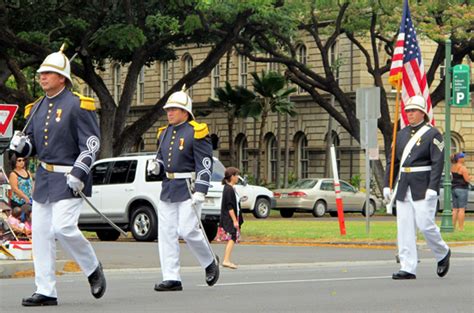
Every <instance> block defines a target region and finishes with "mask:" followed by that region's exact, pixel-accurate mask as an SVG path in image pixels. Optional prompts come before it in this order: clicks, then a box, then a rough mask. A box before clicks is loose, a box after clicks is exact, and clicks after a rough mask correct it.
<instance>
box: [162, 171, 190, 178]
mask: <svg viewBox="0 0 474 313" xmlns="http://www.w3.org/2000/svg"><path fill="white" fill-rule="evenodd" d="M166 177H167V178H168V179H186V178H191V179H194V177H196V173H194V172H189V173H170V172H166Z"/></svg>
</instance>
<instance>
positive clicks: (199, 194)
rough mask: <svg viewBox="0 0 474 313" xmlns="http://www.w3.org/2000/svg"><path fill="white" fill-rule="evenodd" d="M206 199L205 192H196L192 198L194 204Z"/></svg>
mask: <svg viewBox="0 0 474 313" xmlns="http://www.w3.org/2000/svg"><path fill="white" fill-rule="evenodd" d="M205 199H206V195H205V194H203V193H202V192H195V193H194V194H193V198H192V199H191V200H192V201H193V205H200V204H201V203H203V202H204V200H205Z"/></svg>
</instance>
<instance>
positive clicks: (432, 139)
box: [383, 95, 451, 279]
mask: <svg viewBox="0 0 474 313" xmlns="http://www.w3.org/2000/svg"><path fill="white" fill-rule="evenodd" d="M426 106H427V104H426V101H425V99H424V98H423V97H422V96H419V95H416V96H413V97H411V98H410V99H409V100H408V101H407V103H406V105H405V112H406V114H407V118H408V122H409V125H408V126H407V127H405V128H403V129H402V130H400V131H399V132H398V134H397V140H396V145H395V160H394V165H395V171H394V173H398V175H397V176H398V178H397V179H398V180H397V184H396V186H395V189H394V192H393V193H392V191H391V190H390V188H389V187H388V186H389V176H390V175H389V171H386V175H385V188H384V189H383V194H384V198H385V200H387V201H389V200H390V198H391V197H395V200H396V201H397V202H396V207H397V232H398V254H399V257H400V265H401V269H400V270H399V271H398V272H397V273H394V274H393V275H392V278H393V279H416V266H417V264H418V256H417V250H416V227H418V229H419V230H420V231H421V233H423V236H424V237H425V240H426V242H427V243H428V246H429V247H430V249H431V251H433V253H434V255H435V257H436V260H437V261H438V266H437V274H438V276H440V277H444V276H445V275H446V274H447V273H448V270H449V259H450V256H451V250H450V249H449V247H448V245H447V244H446V242H444V240H443V239H442V238H441V233H440V231H439V228H438V226H437V225H436V223H435V211H436V205H437V202H438V194H439V183H440V180H441V174H442V172H443V165H444V158H443V155H444V154H443V152H444V142H443V136H442V135H441V133H440V132H439V131H438V130H437V129H436V128H434V127H432V126H431V125H430V124H429V123H428V122H429V117H428V113H427V108H426ZM389 166H390V160H388V162H387V168H389Z"/></svg>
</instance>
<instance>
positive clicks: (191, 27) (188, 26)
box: [183, 14, 202, 35]
mask: <svg viewBox="0 0 474 313" xmlns="http://www.w3.org/2000/svg"><path fill="white" fill-rule="evenodd" d="M183 28H184V33H185V34H186V35H189V34H192V33H194V32H195V31H196V30H200V29H202V23H201V19H200V18H199V16H198V15H196V14H191V15H188V16H187V17H186V19H185V20H184V23H183Z"/></svg>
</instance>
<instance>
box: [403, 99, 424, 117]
mask: <svg viewBox="0 0 474 313" xmlns="http://www.w3.org/2000/svg"><path fill="white" fill-rule="evenodd" d="M413 109H416V110H420V111H421V112H423V113H425V115H427V116H428V112H427V111H426V101H425V98H423V96H420V95H416V96H413V97H411V98H410V99H408V101H407V104H406V105H405V111H406V110H413Z"/></svg>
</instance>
